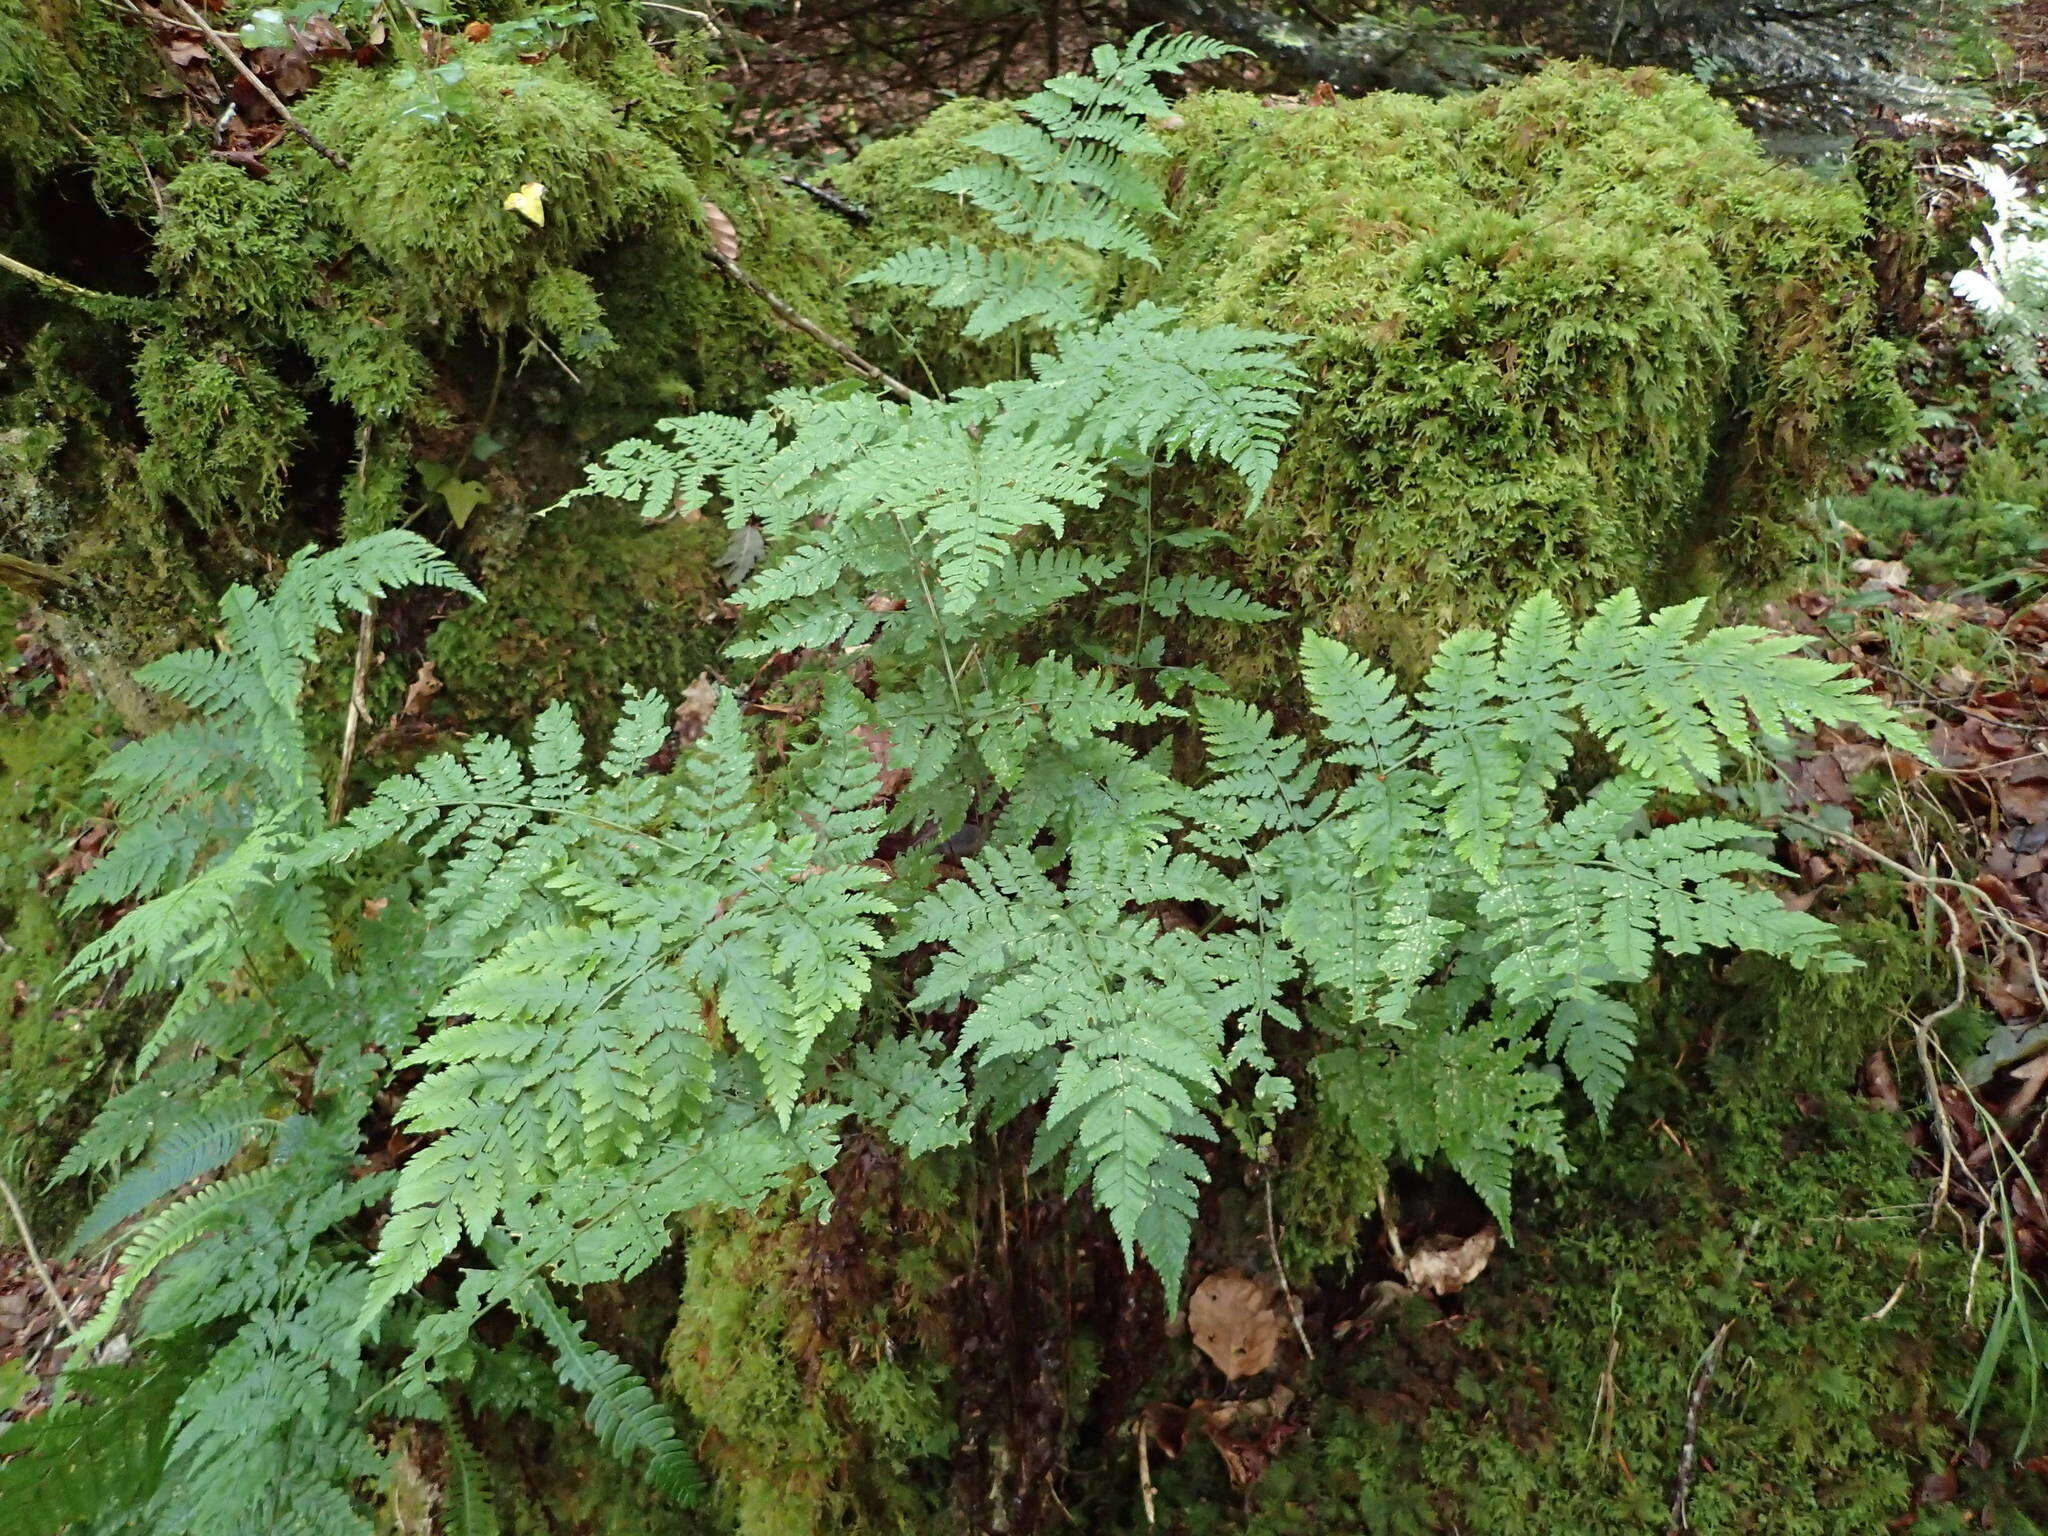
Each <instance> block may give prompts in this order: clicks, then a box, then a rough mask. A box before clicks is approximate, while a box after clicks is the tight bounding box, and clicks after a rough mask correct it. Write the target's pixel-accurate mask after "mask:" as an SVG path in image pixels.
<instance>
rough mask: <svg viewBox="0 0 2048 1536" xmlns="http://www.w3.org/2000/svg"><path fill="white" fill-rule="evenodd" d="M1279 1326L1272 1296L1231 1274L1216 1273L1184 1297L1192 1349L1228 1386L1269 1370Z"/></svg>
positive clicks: (1251, 1281) (1247, 1279) (1244, 1277)
mask: <svg viewBox="0 0 2048 1536" xmlns="http://www.w3.org/2000/svg"><path fill="white" fill-rule="evenodd" d="M1284 1326H1285V1324H1284V1320H1283V1319H1282V1318H1281V1316H1280V1312H1279V1309H1278V1308H1276V1307H1275V1306H1274V1305H1273V1293H1272V1291H1271V1290H1270V1289H1269V1288H1268V1287H1267V1286H1265V1285H1263V1284H1262V1283H1260V1282H1259V1281H1257V1280H1254V1279H1252V1278H1251V1277H1250V1276H1248V1275H1244V1274H1241V1273H1239V1272H1238V1271H1237V1270H1234V1269H1224V1270H1218V1271H1217V1272H1216V1273H1215V1274H1213V1275H1211V1276H1210V1277H1209V1278H1208V1279H1206V1280H1204V1281H1203V1282H1202V1283H1201V1284H1200V1285H1198V1286H1196V1287H1195V1294H1194V1295H1193V1296H1191V1297H1190V1298H1188V1331H1189V1332H1190V1333H1191V1334H1193V1335H1194V1340H1195V1347H1196V1348H1197V1349H1199V1350H1201V1352H1202V1353H1203V1354H1205V1355H1207V1356H1208V1357H1209V1358H1210V1359H1211V1360H1212V1361H1214V1362H1215V1365H1216V1368H1217V1369H1218V1370H1220V1371H1221V1372H1223V1374H1224V1375H1225V1376H1226V1377H1228V1378H1229V1379H1230V1380H1232V1381H1240V1380H1242V1379H1243V1378H1244V1377H1246V1376H1256V1375H1258V1374H1259V1373H1260V1372H1261V1371H1264V1370H1267V1369H1269V1368H1270V1367H1271V1366H1272V1364H1273V1356H1274V1354H1275V1352H1276V1351H1277V1350H1278V1349H1279V1347H1280V1336H1281V1330H1282V1328H1283V1327H1284Z"/></svg>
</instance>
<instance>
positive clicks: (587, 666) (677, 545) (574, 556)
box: [384, 502, 730, 733]
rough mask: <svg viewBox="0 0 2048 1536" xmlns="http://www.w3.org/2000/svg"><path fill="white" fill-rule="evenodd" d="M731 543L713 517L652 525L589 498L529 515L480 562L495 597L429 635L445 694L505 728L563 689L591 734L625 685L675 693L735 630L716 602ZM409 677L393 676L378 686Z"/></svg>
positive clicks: (469, 714) (460, 711)
mask: <svg viewBox="0 0 2048 1536" xmlns="http://www.w3.org/2000/svg"><path fill="white" fill-rule="evenodd" d="M725 542H726V534H725V530H724V529H723V528H722V527H720V526H719V525H718V524H717V523H716V522H715V521H712V520H711V519H700V520H697V521H693V522H671V523H663V524H653V525H650V524H648V523H646V522H644V521H643V520H642V519H640V518H639V517H637V516H635V515H633V514H632V513H630V512H627V511H623V510H620V509H617V508H614V507H609V506H602V507H601V506H599V505H597V504H595V503H591V502H581V503H578V504H576V505H575V506H574V507H571V508H565V509H563V510H561V511H558V512H555V513H553V514H551V515H550V516H549V517H547V518H545V519H542V520H540V521H538V522H536V523H534V524H533V525H532V526H531V527H530V528H529V529H528V530H527V531H526V533H525V535H524V537H523V538H522V539H521V540H520V542H519V544H518V546H517V550H516V553H514V554H512V555H510V556H509V557H507V558H506V559H505V560H504V561H503V564H502V567H501V568H499V569H496V570H487V571H486V572H485V573H484V576H483V578H482V580H483V586H484V588H485V590H486V592H488V594H489V601H487V602H484V603H479V604H474V605H472V606H470V607H467V608H464V609H462V610H461V611H459V612H457V613H455V614H454V615H453V616H451V617H450V618H448V619H447V620H445V621H444V622H442V623H441V624H440V626H439V627H438V628H436V629H435V631H434V633H433V635H432V637H431V638H430V639H429V640H428V641H427V645H426V655H427V657H428V659H430V660H431V661H432V662H433V663H434V666H435V669H436V672H437V673H438V675H439V677H440V680H441V682H442V684H443V686H444V687H445V688H446V690H447V693H446V695H445V706H446V707H447V708H448V709H450V710H451V711H452V712H453V713H454V714H455V715H456V716H457V717H459V718H460V719H462V720H463V721H464V723H465V724H467V725H470V726H475V727H484V726H488V727H489V728H491V729H494V730H509V729H513V728H514V727H516V726H519V725H520V724H521V723H523V722H526V721H529V720H531V719H532V717H534V716H536V715H538V714H539V713H540V712H541V710H542V709H544V708H545V707H546V706H547V705H548V704H550V703H552V702H554V701H555V700H558V699H559V700H563V701H566V702H567V703H568V704H570V705H571V706H572V707H573V708H574V709H575V711H576V714H577V718H578V720H579V721H580V722H581V723H582V724H583V726H584V728H585V729H586V730H588V731H591V732H593V733H595V732H596V731H597V730H598V728H599V727H600V725H602V724H604V723H608V722H609V721H610V720H611V718H612V716H613V715H614V714H615V713H616V712H617V709H618V700H619V698H620V696H621V695H622V694H623V693H624V692H625V691H626V689H627V688H629V687H639V688H649V689H653V690H655V691H657V692H660V693H662V694H665V695H666V696H667V697H669V698H671V699H680V698H681V697H682V696H683V693H684V690H685V689H687V688H688V687H689V685H690V684H691V683H692V682H693V681H694V680H695V679H696V678H697V676H698V674H699V673H701V672H703V671H704V670H705V669H706V668H708V667H713V666H715V665H716V662H717V657H718V648H719V646H720V644H721V643H722V642H723V640H724V639H725V637H726V633H727V631H728V630H729V628H730V624H729V622H728V621H726V620H724V619H721V618H720V616H719V613H718V608H719V604H720V603H721V601H722V600H723V598H724V595H725V588H724V583H723V582H722V581H721V580H720V574H719V570H718V567H717V563H716V562H717V559H718V556H719V555H720V553H721V552H722V551H723V549H724V547H725ZM508 678H517V679H518V680H519V684H518V687H516V688H514V689H507V688H506V686H505V684H506V680H507V679H508ZM403 682H404V679H403V678H400V677H397V676H395V675H387V676H386V678H385V679H384V686H385V689H386V691H387V692H391V691H394V690H396V689H398V688H400V687H402V685H403Z"/></svg>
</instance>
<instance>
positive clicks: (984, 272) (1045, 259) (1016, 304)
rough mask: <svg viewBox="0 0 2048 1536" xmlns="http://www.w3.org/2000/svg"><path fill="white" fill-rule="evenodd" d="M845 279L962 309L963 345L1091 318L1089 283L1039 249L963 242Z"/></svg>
mask: <svg viewBox="0 0 2048 1536" xmlns="http://www.w3.org/2000/svg"><path fill="white" fill-rule="evenodd" d="M852 281H853V282H854V283H856V284H870V283H885V284H888V285H889V286H891V287H894V288H913V289H918V290H921V291H923V293H924V296H925V302H926V303H928V304H931V305H932V306H933V307H934V308H937V309H964V310H966V311H967V312H968V313H967V319H966V321H965V323H964V325H963V326H962V328H961V330H962V334H963V335H965V336H966V337H967V338H968V339H969V340H970V341H985V340H987V339H988V338H989V337H991V336H994V335H996V334H998V333H999V332H1002V331H1006V330H1008V329H1010V327H1011V326H1014V325H1024V324H1032V325H1037V326H1041V327H1043V328H1044V329H1046V330H1050V331H1062V330H1067V329H1069V328H1071V327H1073V326H1077V325H1085V324H1087V323H1088V321H1089V320H1090V319H1092V318H1093V316H1094V307H1095V306H1094V298H1095V295H1094V289H1093V286H1092V285H1091V284H1090V283H1089V281H1088V280H1087V279H1086V278H1085V277H1084V276H1082V275H1081V273H1079V272H1078V271H1076V270H1075V269H1074V267H1073V266H1072V265H1071V264H1070V263H1068V262H1065V261H1063V260H1061V259H1059V258H1058V257H1055V256H1051V255H1047V254H1044V253H1040V252H1025V251H1006V250H997V251H989V250H983V249H982V248H981V247H979V246H974V245H969V244H967V243H966V242H965V241H962V240H955V241H952V242H949V243H948V244H946V245H919V246H913V247H911V248H910V249H909V250H904V251H898V252H896V253H895V254H894V255H893V256H890V257H889V258H888V259H887V260H886V261H884V262H883V263H882V264H881V265H880V266H878V267H875V268H873V269H871V270H870V271H867V272H863V273H861V274H860V275H859V276H858V277H856V278H853V279H852Z"/></svg>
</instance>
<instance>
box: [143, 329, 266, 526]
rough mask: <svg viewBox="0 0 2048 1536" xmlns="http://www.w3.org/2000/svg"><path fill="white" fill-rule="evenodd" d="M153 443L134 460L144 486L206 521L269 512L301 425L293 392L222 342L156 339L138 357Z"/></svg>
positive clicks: (155, 497)
mask: <svg viewBox="0 0 2048 1536" xmlns="http://www.w3.org/2000/svg"><path fill="white" fill-rule="evenodd" d="M135 396H136V404H137V406H138V408H139V409H140V410H141V412H142V419H143V422H144V424H145V425H146V426H147V428H148V429H149V445H148V447H146V448H145V449H144V450H143V451H142V456H141V457H140V458H139V459H138V460H137V461H136V473H137V478H138V479H139V480H140V482H141V485H142V489H143V491H144V493H145V494H146V495H147V496H148V497H149V498H150V500H151V502H153V503H155V504H156V505H158V506H162V505H165V504H167V503H169V502H171V501H177V502H179V503H181V504H182V505H183V506H185V507H186V508H188V509H189V510H190V511H191V512H192V513H193V515H194V516H196V517H197V518H199V519H200V521H202V522H212V521H214V520H216V519H219V518H223V517H227V516H230V515H239V516H240V517H242V518H246V519H249V520H252V521H260V520H264V519H269V518H274V517H276V516H278V515H279V514H280V513H281V512H282V510H283V506H284V491H285V482H286V479H287V477H288V476H289V473H290V470H291V465H292V461H293V459H294V457H295V456H296V454H297V452H298V449H299V447H300V444H301V443H302V441H303V439H304V434H305V430H306V407H305V404H304V402H303V401H301V400H300V398H299V396H298V394H297V393H296V392H295V391H293V390H292V389H291V388H290V387H289V386H287V385H286V384H285V382H284V381H283V380H282V379H280V378H279V377H278V376H277V375H276V374H275V373H273V372H271V371H270V369H269V368H268V367H266V366H265V365H264V363H263V362H262V361H261V360H260V359H259V358H257V357H254V356H251V355H250V354H248V353H246V352H243V351H241V350H239V349H238V348H237V347H236V346H235V345H234V344H233V343H232V342H230V341H227V340H225V339H220V340H209V339H206V338H200V339H198V340H197V341H196V343H195V339H194V338H193V337H191V336H189V335H184V336H177V337H172V336H168V335H159V336H153V337H151V338H150V339H149V340H148V341H146V342H144V343H143V346H142V351H141V353H140V354H139V355H138V356H137V358H136V361H135Z"/></svg>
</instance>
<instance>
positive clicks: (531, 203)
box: [505, 181, 548, 225]
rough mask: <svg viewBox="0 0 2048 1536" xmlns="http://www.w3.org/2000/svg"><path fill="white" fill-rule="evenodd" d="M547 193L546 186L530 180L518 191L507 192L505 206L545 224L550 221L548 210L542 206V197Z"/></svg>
mask: <svg viewBox="0 0 2048 1536" xmlns="http://www.w3.org/2000/svg"><path fill="white" fill-rule="evenodd" d="M547 195H548V189H547V188H546V187H544V186H542V185H541V184H540V183H539V182H537V181H529V182H527V183H526V184H525V185H524V186H522V187H521V188H520V189H519V190H518V191H517V192H507V193H506V194H505V206H506V208H507V209H509V210H510V211H511V212H513V213H517V214H519V215H521V216H522V217H524V218H526V219H528V220H530V221H531V222H533V223H535V224H542V225H544V224H546V223H547V221H548V211H547V209H546V208H545V207H544V206H542V204H541V199H542V198H544V197H546V196H547Z"/></svg>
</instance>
